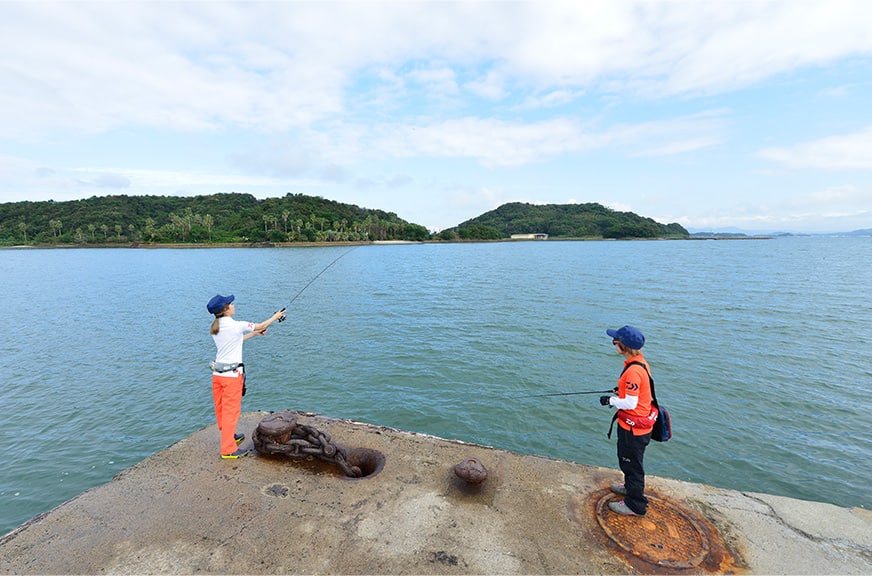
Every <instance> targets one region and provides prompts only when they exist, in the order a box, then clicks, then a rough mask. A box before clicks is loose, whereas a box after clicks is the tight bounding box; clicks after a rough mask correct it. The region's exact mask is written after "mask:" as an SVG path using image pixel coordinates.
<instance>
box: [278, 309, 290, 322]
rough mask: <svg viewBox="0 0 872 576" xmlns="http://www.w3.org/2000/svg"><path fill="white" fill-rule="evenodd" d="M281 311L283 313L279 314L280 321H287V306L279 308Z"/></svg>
mask: <svg viewBox="0 0 872 576" xmlns="http://www.w3.org/2000/svg"><path fill="white" fill-rule="evenodd" d="M279 312H281V313H282V315H281V316H279V322H284V321H285V318H287V317H288V315H287V314H285V308H282V309H281V310H279Z"/></svg>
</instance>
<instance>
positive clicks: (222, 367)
mask: <svg viewBox="0 0 872 576" xmlns="http://www.w3.org/2000/svg"><path fill="white" fill-rule="evenodd" d="M209 367H210V368H212V371H213V372H233V371H234V370H236V369H237V368H242V371H243V372H245V364H243V363H242V362H212V363H211V364H209Z"/></svg>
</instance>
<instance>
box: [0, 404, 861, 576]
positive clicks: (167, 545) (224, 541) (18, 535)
mask: <svg viewBox="0 0 872 576" xmlns="http://www.w3.org/2000/svg"><path fill="white" fill-rule="evenodd" d="M269 414H270V413H267V412H253V413H252V412H248V413H243V415H242V418H241V419H240V423H239V428H238V429H239V430H240V431H244V432H245V433H246V435H247V436H248V438H247V439H246V440H245V442H244V443H243V444H242V447H244V448H252V441H251V435H252V432H253V430H254V429H255V428H256V427H257V425H258V423H259V422H260V421H261V419H263V418H264V417H266V416H267V415H269ZM292 414H293V415H294V416H295V417H296V418H297V419H298V420H299V421H300V422H301V423H304V424H306V425H309V426H312V427H314V428H315V429H317V430H319V431H322V432H324V433H325V434H327V435H328V436H329V437H330V438H332V442H335V443H336V444H338V445H341V446H344V447H346V448H358V447H363V448H366V449H369V450H374V451H377V452H378V453H380V454H381V455H382V456H383V464H382V466H380V467H376V468H373V469H372V470H371V471H370V472H369V473H368V474H367V475H365V476H364V477H362V478H347V477H345V476H343V475H342V474H340V473H337V472H336V471H335V470H332V469H330V468H329V467H328V466H326V465H319V462H314V463H311V462H301V461H295V460H292V459H289V458H286V457H276V456H266V455H261V454H257V453H256V452H253V453H252V454H251V455H249V456H247V457H246V458H242V459H240V460H235V461H226V460H221V459H220V458H218V457H217V452H216V450H217V447H216V438H217V437H218V431H217V429H216V426H215V425H214V424H213V425H211V426H208V427H206V428H203V429H201V430H199V431H197V432H194V433H193V434H191V435H190V436H188V437H187V438H185V439H183V440H181V441H180V442H178V443H176V444H174V445H172V446H170V447H168V448H166V449H165V450H163V451H161V452H158V453H157V454H154V455H152V456H150V457H148V458H146V459H145V460H143V461H142V462H140V463H139V464H136V465H134V466H132V467H131V468H129V469H127V470H124V471H122V472H120V473H119V474H117V475H116V476H115V477H114V478H113V479H112V480H111V481H110V482H108V483H107V484H104V485H102V486H98V487H96V488H93V489H91V490H88V491H86V492H84V493H82V494H80V495H79V496H76V497H75V498H73V499H71V500H69V501H67V502H65V503H63V504H61V505H60V506H58V507H56V508H54V509H53V510H51V511H49V512H47V513H45V514H42V515H40V516H38V517H36V518H34V519H32V520H30V521H29V522H26V523H25V524H23V525H21V526H19V527H18V528H16V529H14V530H13V531H11V532H9V533H7V534H5V535H3V536H2V537H0V573H3V574H45V573H89V574H96V573H126V574H132V573H166V574H189V573H194V572H202V573H209V574H250V573H298V574H315V573H319V574H323V573H330V574H569V573H596V574H632V573H642V574H688V575H689V574H725V573H726V574H730V573H735V574H742V573H749V574H774V573H779V574H869V573H872V553H870V550H872V512H870V511H868V510H864V509H859V508H842V507H839V506H835V505H832V504H824V503H819V502H810V501H802V500H795V499H792V498H786V497H781V496H773V495H768V494H759V493H750V492H739V491H735V490H729V489H723V488H717V487H714V486H707V485H702V484H694V483H689V482H684V481H679V480H674V479H670V478H663V477H656V476H655V477H649V481H648V483H647V484H646V493H647V494H649V496H650V500H651V504H650V506H649V513H648V514H647V515H646V516H644V517H635V518H633V517H623V516H617V515H614V514H612V513H609V512H603V508H604V506H603V503H604V502H606V501H607V500H609V499H611V498H613V497H614V495H613V494H611V493H610V492H609V490H608V485H609V483H610V482H615V481H619V480H620V472H619V471H618V470H613V469H607V468H600V467H595V466H589V465H583V464H577V463H574V462H567V461H563V460H557V459H551V458H546V457H541V456H534V455H524V454H517V453H512V452H508V451H505V450H500V449H496V448H492V447H488V446H481V445H475V444H468V443H464V442H460V441H456V440H446V439H442V438H437V437H434V436H430V435H424V434H418V433H414V432H407V431H403V430H398V429H393V428H387V427H384V426H378V425H374V424H367V423H362V422H355V421H351V420H341V419H334V418H329V417H325V416H321V415H318V414H312V413H306V412H294V413H292ZM469 457H475V458H476V459H477V460H479V461H480V462H481V463H482V464H483V465H484V466H485V467H486V469H487V470H488V477H487V479H486V480H485V481H484V482H483V483H481V484H477V485H469V484H467V483H465V482H463V481H462V480H460V479H459V478H458V477H457V476H456V475H455V474H454V473H453V469H454V466H455V464H457V463H459V462H462V461H464V460H465V459H468V458H469ZM625 533H626V534H628V535H631V537H624V535H623V534H625ZM640 539H641V540H643V541H645V542H648V544H646V545H645V546H644V547H642V548H637V547H634V546H633V544H632V543H633V542H638V541H640Z"/></svg>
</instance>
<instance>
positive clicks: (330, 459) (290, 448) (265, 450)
mask: <svg viewBox="0 0 872 576" xmlns="http://www.w3.org/2000/svg"><path fill="white" fill-rule="evenodd" d="M252 440H253V441H254V447H255V449H256V450H257V451H258V452H260V453H261V454H281V455H284V456H288V457H290V458H293V459H295V460H304V459H306V458H318V459H319V460H322V461H324V462H327V463H330V464H335V465H336V466H338V467H339V468H340V469H341V470H342V472H343V473H344V474H345V476H347V477H349V478H366V477H369V476H373V475H375V474H378V472H379V471H381V469H382V467H383V466H384V460H385V459H384V455H383V454H382V453H381V452H379V451H378V450H371V449H369V448H352V449H346V448H343V447H342V446H339V445H338V444H335V443H333V441H332V440H331V439H330V435H329V434H327V433H325V432H321V431H320V430H318V429H317V428H314V427H312V426H306V425H303V424H300V423H299V422H297V415H296V414H294V413H293V412H287V411H286V412H275V413H272V414H270V415H268V416H266V417H264V418H263V419H262V420H261V421H260V424H258V425H257V428H256V429H255V431H254V434H253V435H252Z"/></svg>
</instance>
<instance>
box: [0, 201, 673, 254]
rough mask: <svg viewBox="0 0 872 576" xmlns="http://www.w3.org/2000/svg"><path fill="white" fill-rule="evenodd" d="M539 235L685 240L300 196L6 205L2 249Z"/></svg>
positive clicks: (539, 217)
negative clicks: (425, 222)
mask: <svg viewBox="0 0 872 576" xmlns="http://www.w3.org/2000/svg"><path fill="white" fill-rule="evenodd" d="M533 235H536V237H540V238H544V237H547V238H562V239H570V238H591V239H603V238H613V239H630V238H688V237H689V234H688V232H687V230H685V229H684V227H682V226H681V225H680V224H674V223H673V224H660V223H658V222H655V221H654V220H652V219H651V218H645V217H642V216H639V215H637V214H634V213H632V212H618V211H615V210H612V209H610V208H606V207H605V206H602V205H600V204H596V203H588V204H545V205H534V204H527V203H521V202H513V203H509V204H504V205H502V206H500V207H499V208H497V209H496V210H491V211H490V212H486V213H484V214H482V215H481V216H478V217H477V218H473V219H472V220H467V221H466V222H463V223H461V224H458V225H457V226H455V227H453V228H449V229H446V230H442V231H440V232H438V233H431V232H430V231H428V230H427V229H426V228H425V227H424V226H422V225H420V224H415V223H411V222H407V221H405V220H403V219H402V218H399V217H398V216H397V215H396V214H395V213H393V212H386V211H383V210H375V209H369V208H361V207H358V206H354V205H351V204H343V203H340V202H335V201H333V200H327V199H325V198H321V197H318V196H306V195H303V194H287V195H285V196H284V197H281V198H266V199H263V200H258V199H256V198H255V197H254V196H252V195H251V194H243V193H226V194H212V195H208V196H193V197H179V196H126V195H115V196H101V197H97V196H94V197H91V198H88V199H83V200H69V201H63V202H55V201H53V200H48V201H39V202H31V201H22V202H7V203H2V204H0V246H15V245H32V246H45V245H67V246H102V245H108V246H111V245H131V244H145V245H151V244H154V245H166V244H193V245H212V244H253V245H258V244H260V245H269V244H285V243H299V242H309V243H311V242H376V241H413V242H422V241H448V242H450V241H466V240H502V239H509V238H512V236H515V237H518V236H521V237H524V236H530V237H533Z"/></svg>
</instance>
